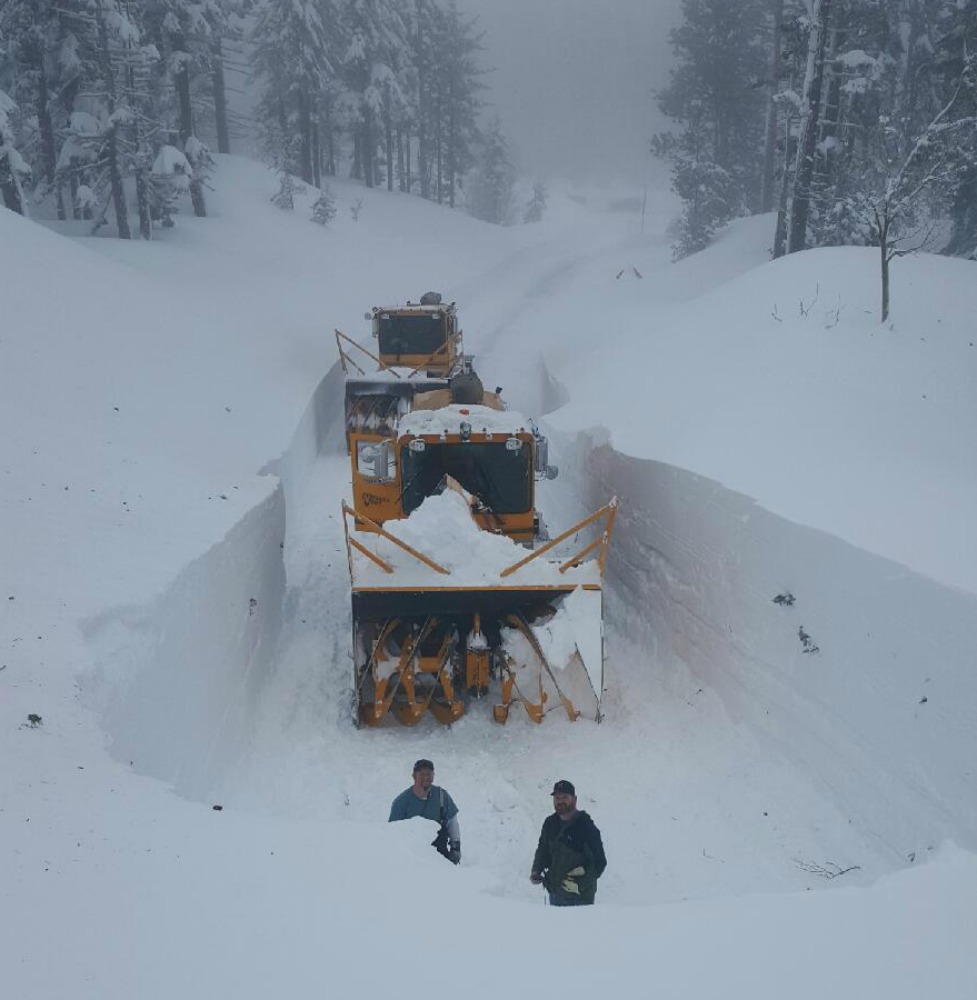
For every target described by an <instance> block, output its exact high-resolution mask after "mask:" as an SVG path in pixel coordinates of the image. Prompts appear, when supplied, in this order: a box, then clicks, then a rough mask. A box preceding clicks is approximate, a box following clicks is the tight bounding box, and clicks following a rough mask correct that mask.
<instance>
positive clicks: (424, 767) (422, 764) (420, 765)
mask: <svg viewBox="0 0 977 1000" xmlns="http://www.w3.org/2000/svg"><path fill="white" fill-rule="evenodd" d="M433 770H434V764H433V763H432V762H431V761H429V760H428V759H427V757H422V758H421V759H420V760H417V761H414V774H417V772H418V771H433Z"/></svg>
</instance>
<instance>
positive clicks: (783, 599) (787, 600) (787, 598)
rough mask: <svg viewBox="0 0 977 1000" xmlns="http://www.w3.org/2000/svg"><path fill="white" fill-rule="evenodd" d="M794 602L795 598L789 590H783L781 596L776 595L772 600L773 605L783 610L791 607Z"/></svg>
mask: <svg viewBox="0 0 977 1000" xmlns="http://www.w3.org/2000/svg"><path fill="white" fill-rule="evenodd" d="M795 600H796V598H795V597H794V595H793V594H792V593H791V592H790V591H789V590H785V591H784V592H783V593H782V594H778V595H777V596H776V597H775V598H774V599H773V603H774V604H779V605H781V606H782V607H785V608H789V607H792V606H793V604H794V601H795Z"/></svg>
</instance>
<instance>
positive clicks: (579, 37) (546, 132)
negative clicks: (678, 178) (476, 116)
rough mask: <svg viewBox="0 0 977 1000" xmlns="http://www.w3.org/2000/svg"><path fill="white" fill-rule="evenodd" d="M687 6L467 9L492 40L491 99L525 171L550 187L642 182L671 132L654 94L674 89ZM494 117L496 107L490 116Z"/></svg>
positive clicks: (672, 0)
mask: <svg viewBox="0 0 977 1000" xmlns="http://www.w3.org/2000/svg"><path fill="white" fill-rule="evenodd" d="M680 6H681V5H680V0H603V2H595V0H490V2H489V3H485V2H480V0H459V8H460V9H461V10H463V11H466V12H469V13H471V14H473V15H475V16H477V18H478V26H479V27H480V28H481V29H482V31H483V32H484V38H483V44H484V45H485V51H484V52H483V53H482V62H483V64H484V65H485V66H486V67H491V68H492V70H493V72H490V73H488V74H487V75H486V77H485V83H486V84H487V87H488V89H487V90H486V92H485V95H484V97H485V100H486V102H487V103H488V104H489V105H492V106H494V107H495V109H496V110H497V111H498V113H499V115H500V117H501V119H502V127H503V130H504V131H505V133H506V134H507V135H508V136H509V138H510V139H511V142H512V147H513V148H512V153H513V159H514V161H515V163H516V166H517V168H518V169H519V170H520V172H523V173H526V174H529V175H539V176H540V177H542V178H544V179H547V178H553V177H560V176H563V177H569V178H571V179H574V180H591V181H592V180H602V179H609V180H612V179H621V180H624V181H627V182H632V183H633V182H636V181H641V180H643V179H644V178H645V177H646V176H647V174H648V173H649V172H650V171H659V172H660V171H662V167H661V164H657V163H656V162H655V161H653V160H652V158H651V156H650V155H649V153H648V143H649V139H650V137H651V135H652V133H654V132H655V131H656V130H657V129H659V128H661V127H663V126H664V124H665V119H664V118H663V117H662V116H661V114H660V112H659V111H658V109H657V107H656V105H655V100H654V91H655V90H656V89H657V88H659V87H661V86H663V85H664V84H665V83H666V82H667V80H668V68H669V63H670V59H671V56H670V51H669V45H668V33H669V30H670V29H671V28H672V27H674V26H675V25H676V24H678V23H679V21H680ZM487 110H488V111H489V112H490V111H491V107H490V108H488V109H487Z"/></svg>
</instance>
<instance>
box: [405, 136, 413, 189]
mask: <svg viewBox="0 0 977 1000" xmlns="http://www.w3.org/2000/svg"><path fill="white" fill-rule="evenodd" d="M412 187H413V184H412V182H411V162H410V129H408V130H407V134H406V135H405V136H404V191H405V192H406V193H407V194H410V192H411V188H412Z"/></svg>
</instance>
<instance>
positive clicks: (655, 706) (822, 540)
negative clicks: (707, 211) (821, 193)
mask: <svg viewBox="0 0 977 1000" xmlns="http://www.w3.org/2000/svg"><path fill="white" fill-rule="evenodd" d="M217 161H218V165H217V169H216V172H215V174H214V188H215V190H214V191H213V192H209V194H208V207H209V208H210V209H211V210H212V213H213V214H212V217H210V218H207V219H196V218H193V217H191V216H190V215H189V213H185V214H183V215H181V217H180V218H179V219H178V224H177V226H176V228H174V229H172V230H166V231H164V232H161V233H159V234H157V235H158V237H159V238H158V239H156V240H154V241H153V242H151V243H142V242H138V241H133V242H129V243H123V242H122V241H116V240H111V239H77V240H69V239H67V238H66V237H64V236H60V235H57V234H55V233H52V232H49V231H45V230H44V229H42V228H41V227H39V226H37V225H36V224H32V223H30V222H28V221H26V220H24V219H21V218H19V217H18V216H15V215H13V214H12V213H10V212H6V211H0V268H2V270H3V274H4V303H3V313H4V323H3V326H2V330H0V372H2V375H0V379H2V387H0V390H2V391H0V420H2V424H3V427H4V428H5V435H4V438H3V442H2V444H0V457H2V461H0V476H2V482H3V489H2V490H0V579H2V581H3V590H2V591H0V759H2V761H3V767H2V768H0V856H2V857H3V858H4V859H5V868H4V878H3V879H2V880H0V913H3V914H4V916H7V917H8V919H7V920H6V921H5V922H4V929H3V933H2V934H0V966H2V968H3V970H4V973H3V975H4V980H3V983H4V987H3V988H4V995H5V996H6V995H8V994H9V995H10V996H12V997H18V998H21V997H23V998H26V1000H47V998H50V997H67V996H70V997H72V998H77V1000H84V998H92V1000H95V998H98V1000H116V998H118V1000H123V998H125V1000H130V998H132V997H134V996H136V997H140V998H146V1000H154V998H160V1000H163V998H166V1000H170V998H172V997H180V998H182V1000H194V998H201V1000H203V998H210V997H214V996H225V995H226V996H234V997H236V998H239V1000H249V998H252V997H253V998H262V1000H264V998H267V997H268V996H269V995H272V994H274V995H277V994H279V993H288V994H291V995H296V996H304V995H307V994H311V993H312V992H313V991H322V990H325V991H327V992H330V993H332V992H337V993H340V994H342V993H346V992H350V993H352V992H356V993H364V992H366V993H370V991H371V989H372V987H370V986H368V985H365V982H366V981H365V979H364V970H372V969H374V968H382V970H383V973H382V974H388V970H394V972H393V974H394V975H397V976H398V977H399V978H398V985H397V989H398V990H399V992H400V993H402V994H403V995H405V996H408V997H413V996H421V995H424V994H426V993H429V992H430V989H431V983H430V977H429V976H427V977H415V978H413V979H412V978H410V977H409V976H408V977H404V976H403V975H402V974H401V972H400V970H403V969H405V968H410V967H415V968H416V967H418V963H419V962H428V963H430V962H433V963H434V965H435V967H436V968H437V970H438V975H439V976H440V977H442V978H443V980H444V982H445V983H446V984H449V986H447V987H446V988H450V989H452V990H458V989H461V990H462V991H463V992H465V993H466V994H467V995H470V996H473V997H481V996H492V997H497V996H498V994H499V992H500V991H504V990H510V991H512V990H515V991H517V992H525V993H529V992H533V993H546V992H547V991H549V990H551V989H552V988H553V983H554V981H555V979H558V982H559V989H560V991H561V993H565V994H567V995H568V996H584V995H588V996H589V995H593V994H594V993H595V992H596V991H600V992H602V993H612V994H618V993H621V994H626V995H627V994H631V993H633V992H635V991H643V990H650V991H654V992H656V993H661V994H662V995H666V996H668V995H675V996H679V995H680V996H684V997H702V998H706V997H714V996H720V995H722V996H728V995H732V996H750V997H755V998H758V1000H762V998H767V997H769V998H771V1000H773V998H777V1000H779V998H782V997H783V996H785V995H789V996H791V997H796V998H801V1000H806V998H811V1000H822V998H823V997H824V996H826V995H832V996H837V997H841V998H849V997H850V998H853V1000H854V998H862V997H866V996H881V997H885V998H886V1000H910V998H912V1000H916V998H918V997H920V996H934V997H940V998H941V1000H957V998H959V1000H970V998H971V997H973V996H974V995H975V994H977V961H975V958H974V952H973V947H972V941H971V938H972V930H971V927H972V926H973V923H974V919H975V916H977V913H975V909H977V907H975V900H977V856H975V852H977V795H975V794H974V793H975V790H977V789H975V779H974V772H973V762H974V760H977V677H975V673H974V670H973V664H974V662H975V660H977V655H975V654H977V580H975V576H974V574H975V572H977V570H975V566H977V559H975V549H974V537H975V536H974V532H975V530H977V529H975V527H974V524H973V520H974V519H973V516H972V515H973V510H974V509H977V508H975V505H974V500H975V497H977V456H975V454H974V450H973V445H972V428H973V427H974V425H975V421H974V416H975V405H977V387H975V382H974V368H975V361H974V359H975V354H974V350H975V348H974V347H973V342H974V335H973V332H972V330H973V321H972V317H973V315H974V314H975V311H977V284H975V282H974V281H973V275H974V271H973V268H974V267H975V266H977V265H975V264H974V263H973V262H962V261H956V260H946V259H941V258H936V257H930V256H925V255H919V256H916V257H907V258H903V259H901V260H898V261H895V262H894V264H893V281H894V284H893V314H892V316H893V318H892V322H891V323H890V324H889V325H886V326H884V327H883V326H881V325H880V324H879V323H878V320H877V303H876V298H877V287H876V286H877V275H876V273H875V267H876V258H875V254H874V252H873V251H870V250H858V249H848V250H832V251H818V252H814V253H806V254H801V255H796V256H795V257H793V258H790V259H788V260H783V261H778V262H773V263H771V262H769V261H768V259H767V246H768V244H769V239H770V234H771V232H772V226H771V222H770V220H769V219H754V220H746V221H744V222H742V223H738V224H737V225H735V226H733V227H731V228H730V230H728V231H727V233H726V234H725V235H724V236H723V237H722V238H721V239H720V240H719V241H718V242H717V243H716V245H715V246H713V247H711V248H710V249H709V250H707V251H706V252H704V253H703V254H700V255H696V256H695V257H693V258H690V259H689V260H687V261H684V262H682V263H681V264H674V265H673V264H671V263H669V258H670V253H669V249H668V246H667V243H666V241H665V239H664V238H663V236H662V235H661V233H662V230H663V226H664V221H665V219H664V217H663V216H664V213H663V216H662V217H655V216H654V215H651V216H649V218H648V219H647V220H646V223H647V224H646V232H645V233H644V234H641V233H640V232H638V227H637V224H636V221H634V220H630V219H628V218H626V217H624V216H622V215H621V214H619V213H618V214H611V213H604V212H601V211H599V210H596V209H594V208H588V207H587V206H586V205H582V204H578V203H574V202H571V201H569V200H567V199H566V198H565V197H564V196H563V194H562V193H561V192H560V191H558V190H556V189H555V188H554V190H553V192H552V194H551V197H550V202H549V208H548V214H547V217H546V218H545V219H544V220H543V222H541V223H539V224H537V225H534V226H526V227H514V228H512V229H498V228H495V227H490V226H484V225H481V224H478V223H476V222H474V221H473V220H471V219H468V218H465V217H464V216H462V215H460V214H458V213H452V212H449V211H447V210H445V209H440V208H438V207H436V206H433V205H429V204H425V203H423V202H421V200H420V199H417V198H407V197H404V196H399V195H396V194H388V193H387V192H385V191H365V190H363V189H362V188H360V187H358V186H355V185H353V184H350V183H347V182H344V181H335V182H331V184H332V186H333V189H334V192H335V194H336V197H337V201H338V203H339V206H340V211H339V213H338V214H337V216H336V219H335V220H334V222H333V223H332V224H331V225H330V226H329V227H326V228H325V229H323V228H322V227H318V226H310V225H309V224H308V214H309V209H310V207H311V205H312V203H313V202H314V200H315V197H316V193H315V192H313V191H311V190H310V191H307V192H306V193H304V194H302V195H300V196H298V199H297V201H298V205H297V209H296V211H295V213H294V214H292V215H289V214H286V213H282V212H279V211H278V210H277V209H276V208H275V207H274V206H273V205H271V204H270V201H269V199H270V197H271V195H272V194H273V193H274V191H275V190H276V188H277V179H276V178H275V177H274V176H272V175H270V174H269V173H268V172H266V171H264V170H263V169H262V168H260V167H258V166H256V165H254V164H251V163H248V162H246V161H243V160H239V159H235V158H229V157H218V158H217ZM359 199H362V211H361V212H360V213H359V218H358V220H357V219H354V218H353V216H352V213H351V212H350V211H349V210H348V209H349V207H350V206H351V205H353V204H354V203H355V202H356V201H357V200H359ZM655 201H656V199H651V202H652V204H654V203H655ZM659 201H660V202H661V203H664V199H659ZM594 203H595V204H596V200H595V202H594ZM69 227H70V224H66V225H65V228H66V229H68V228H69ZM627 266H634V267H636V268H637V270H638V271H639V272H640V273H641V274H642V275H643V276H644V277H643V278H642V279H641V280H637V279H635V280H630V281H616V280H615V277H614V276H615V275H616V274H618V273H619V272H621V270H622V268H625V267H627ZM429 287H433V288H439V289H440V290H442V291H443V292H444V294H445V296H446V298H447V299H449V300H455V301H457V302H458V308H459V312H460V316H461V320H462V323H463V325H464V328H465V331H466V348H468V349H471V350H474V351H476V352H477V353H478V355H479V359H480V360H479V366H478V368H479V372H480V373H481V374H482V376H483V378H485V379H487V381H486V384H490V383H491V384H493V385H494V384H495V383H496V382H498V383H501V384H502V385H503V386H505V398H506V399H507V400H508V401H509V403H510V404H511V405H512V406H513V408H514V410H517V411H519V412H523V413H526V414H532V415H534V416H540V417H542V418H543V421H542V427H541V429H542V430H543V431H544V432H545V433H547V435H548V437H549V438H550V444H551V452H552V454H551V460H555V461H559V464H560V467H561V474H560V478H559V479H557V480H555V481H554V482H545V483H542V484H540V503H539V506H540V509H541V510H542V511H543V512H544V514H545V516H546V519H547V522H548V524H549V527H550V531H551V533H552V534H556V533H557V532H558V531H560V530H562V529H563V528H565V527H566V526H568V525H570V524H572V523H574V522H575V521H576V520H578V519H579V518H580V517H581V516H583V515H584V514H585V513H588V512H589V511H590V510H593V509H595V508H596V507H598V506H600V505H601V504H602V503H604V502H606V501H607V500H608V499H609V498H610V496H611V495H614V494H617V495H619V496H620V500H621V502H620V506H619V508H618V513H617V521H616V524H615V536H614V540H613V543H612V548H611V553H610V559H609V563H608V578H607V580H606V581H605V588H604V591H603V601H604V609H605V631H606V640H607V663H606V669H605V683H606V691H605V692H604V698H603V712H604V714H605V721H604V723H603V724H601V725H599V726H598V725H594V724H591V723H587V722H583V721H580V722H577V723H572V724H571V723H570V722H569V721H567V720H566V718H565V716H563V717H561V715H560V712H559V711H554V712H551V713H549V714H548V715H547V718H546V720H545V721H544V723H543V724H542V725H541V726H539V727H535V726H533V725H532V724H531V723H530V722H528V721H527V720H526V718H525V716H524V715H519V714H518V713H516V712H513V714H512V717H511V719H510V721H509V723H508V724H507V726H506V727H504V728H500V727H497V726H496V725H495V724H494V723H493V722H492V721H491V718H490V710H488V709H487V706H486V705H485V704H484V703H483V704H473V705H472V706H471V709H470V712H469V713H468V714H467V715H466V716H465V717H464V718H463V719H462V720H460V721H459V722H458V723H457V724H455V725H454V726H452V727H451V728H450V729H442V728H439V727H437V726H436V725H434V724H433V722H431V721H430V720H424V721H422V722H421V723H420V724H419V725H418V726H417V727H416V728H414V729H400V728H391V729H386V728H384V729H380V730H376V731H374V730H370V731H367V730H356V729H354V728H353V727H352V726H351V725H350V722H349V711H348V698H347V692H348V686H349V659H348V651H349V611H348V600H349V580H348V571H347V563H346V554H345V546H344V540H343V531H342V517H341V513H340V500H341V499H342V498H343V497H346V498H347V499H348V498H349V487H348V475H349V466H348V457H347V455H346V454H345V449H344V442H343V435H342V398H343V388H342V375H341V372H340V371H339V369H338V366H336V365H335V342H334V338H333V336H332V333H331V331H332V330H333V328H334V327H337V326H338V327H339V328H341V329H345V330H347V331H348V332H350V334H351V335H354V336H357V337H358V338H359V339H365V333H366V328H365V327H364V326H363V320H362V316H363V313H364V310H365V309H367V308H369V306H370V304H371V303H373V302H376V301H404V300H406V299H408V298H410V299H415V298H416V297H417V296H418V295H419V294H420V293H421V292H422V291H424V290H426V289H427V288H429ZM802 307H803V308H802ZM774 314H776V318H775V316H774ZM425 506H426V505H425ZM436 506H437V505H435V507H436ZM422 509H423V508H422ZM459 513H461V512H460V511H459ZM788 592H789V593H790V594H791V595H792V596H793V598H794V600H793V601H792V602H791V603H781V604H776V603H774V601H773V598H774V597H775V596H780V595H786V594H787V593H788ZM565 606H566V605H565ZM554 620H555V619H554ZM799 630H803V631H804V633H805V634H808V635H810V636H811V638H812V640H813V642H814V643H815V644H816V645H817V646H818V647H819V651H818V652H817V653H808V652H805V651H804V647H803V644H802V643H801V642H800V641H799ZM555 641H556V639H554V642H555ZM30 714H36V715H39V716H41V722H40V724H38V725H36V726H31V725H30V724H29V723H28V721H27V719H28V715H30ZM420 756H429V757H431V758H432V759H434V761H435V764H436V766H437V769H438V770H437V775H436V780H437V781H438V783H439V784H443V785H444V786H445V787H446V788H447V789H448V790H449V791H450V792H451V794H452V796H453V797H454V798H455V800H456V801H457V802H458V804H459V807H460V809H461V814H460V819H461V823H462V826H463V827H464V836H463V844H464V852H465V853H464V859H463V862H462V864H461V866H460V867H458V868H454V867H453V866H450V865H446V864H444V863H443V861H442V859H440V858H439V857H438V856H437V855H436V854H435V853H434V852H433V851H431V849H430V847H429V843H430V839H431V831H430V829H426V828H425V826H424V824H418V823H403V824H393V825H388V824H387V823H386V822H385V820H386V816H387V810H388V808H389V803H390V800H391V799H392V798H393V797H394V795H396V794H397V793H398V792H400V791H401V790H402V789H403V788H404V787H406V785H407V784H408V782H409V771H410V763H411V761H412V760H414V759H416V758H417V757H420ZM557 778H569V779H570V780H572V781H574V783H575V784H576V786H577V789H578V792H579V797H580V805H581V806H582V807H583V808H586V809H587V810H588V811H589V812H590V813H591V814H592V815H593V817H594V819H595V821H596V822H597V824H598V825H599V826H600V828H601V830H602V832H603V834H604V838H605V842H606V845H607V850H608V856H609V860H610V865H609V867H608V870H607V873H606V874H605V876H604V877H603V878H602V879H601V884H600V888H599V891H598V899H597V905H596V906H595V907H593V908H592V909H587V910H584V911H561V912H560V913H559V914H554V913H553V912H552V910H550V909H548V908H546V907H544V906H543V905H542V899H541V895H540V892H539V890H538V889H536V888H535V887H533V886H531V885H530V883H529V881H528V877H527V876H528V868H529V863H530V859H531V856H532V850H533V847H534V845H535V839H536V837H537V835H538V831H539V824H540V822H541V821H542V819H543V817H544V815H545V814H546V812H547V811H548V810H549V808H550V805H549V796H548V791H549V789H550V788H551V787H552V783H553V781H554V780H556V779H557ZM215 805H219V806H222V808H221V809H220V810H217V809H214V808H213V807H214V806H215ZM839 872H844V874H839ZM8 915H9V916H8ZM446 925H447V926H446ZM500 926H504V927H505V928H506V934H505V942H506V943H503V944H502V946H501V948H499V949H497V953H498V956H499V960H498V961H499V964H498V966H497V967H496V971H495V974H489V975H485V974H483V973H484V969H485V968H486V966H485V962H486V960H485V958H484V956H482V955H481V953H480V952H479V951H478V948H481V944H480V945H478V947H476V948H472V947H470V946H468V943H470V942H482V943H484V942H486V941H495V940H496V939H497V937H498V930H499V927H500ZM405 927H406V928H409V930H408V933H406V934H405V933H404V928H405ZM461 927H464V928H465V930H464V932H463V933H459V932H458V931H455V928H461ZM442 928H445V929H442ZM422 929H423V930H422ZM420 935H423V936H424V939H425V944H423V945H422V944H421V943H420V940H419V936H420ZM508 942H512V944H511V945H509V944H508ZM596 943H599V947H597V945H596ZM378 947H379V948H380V950H379V953H378ZM52 956H56V960H52ZM584 956H586V957H584ZM703 956H707V958H708V960H707V961H704V960H703ZM381 963H382V965H381ZM562 968H565V969H566V971H565V972H560V971H557V970H559V969H562ZM415 982H416V985H415ZM516 984H517V985H516ZM387 990H388V987H386V986H383V987H379V986H378V987H377V988H376V989H375V990H373V991H374V992H380V991H383V992H386V991H387Z"/></svg>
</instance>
